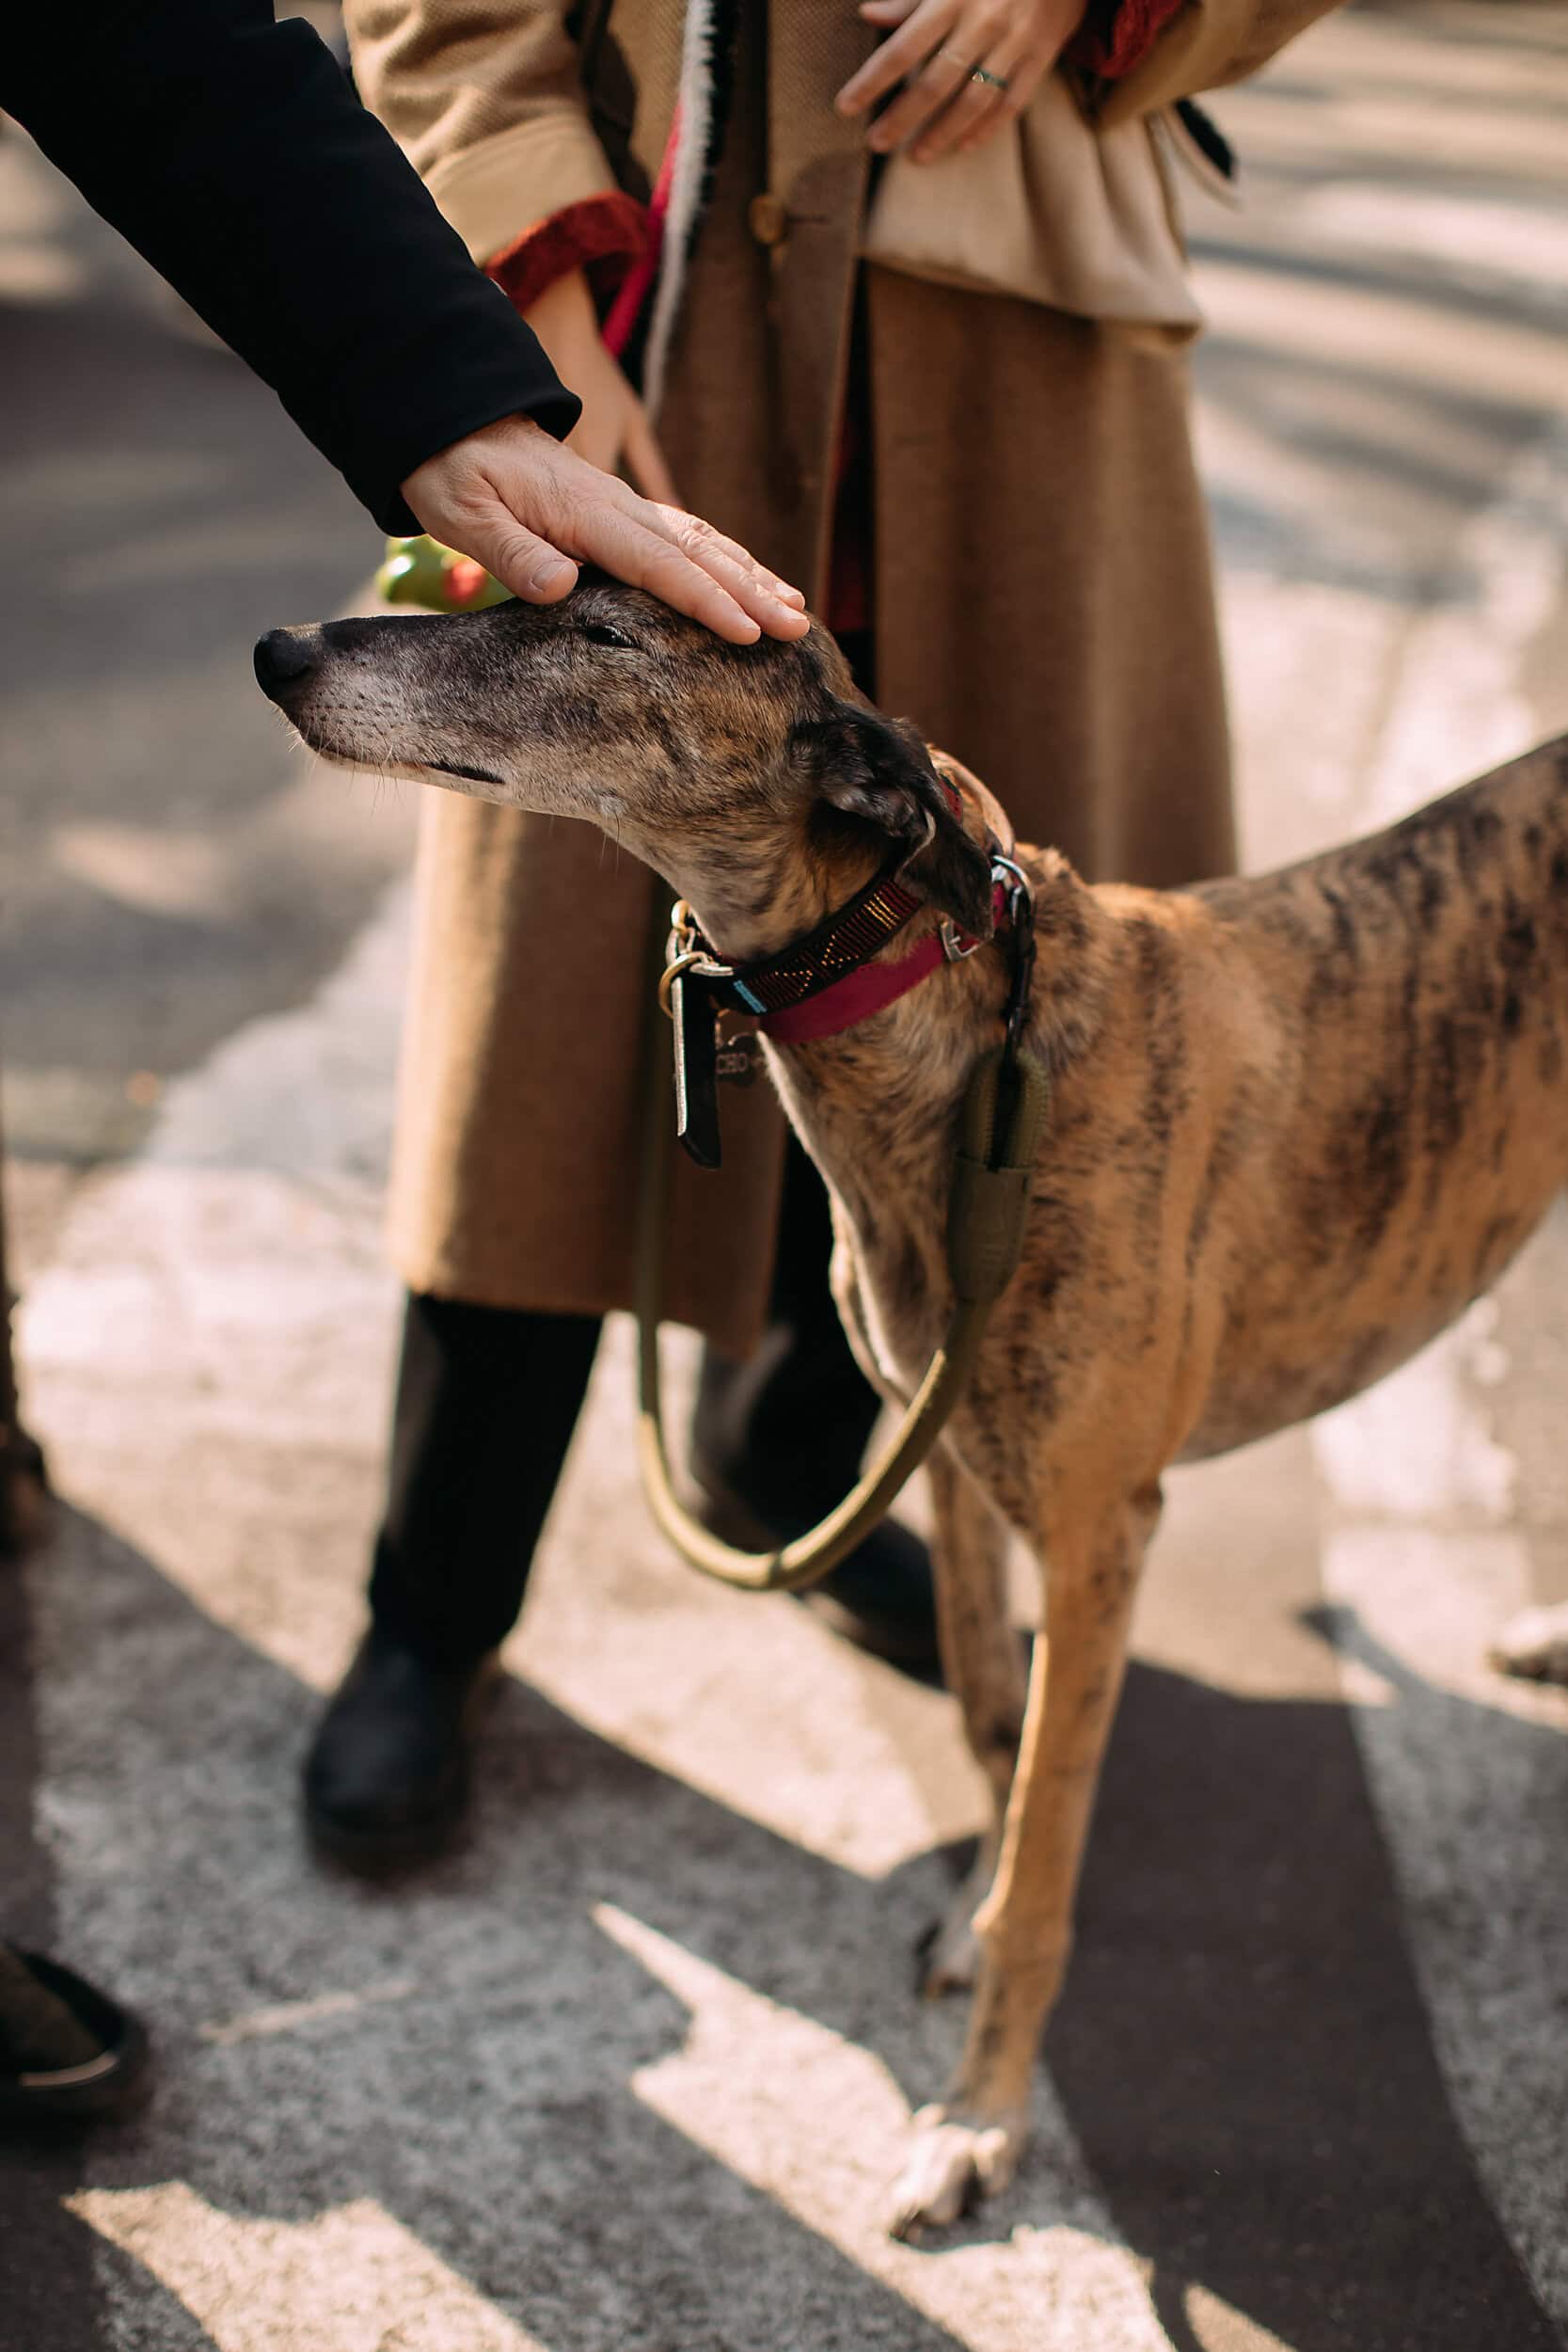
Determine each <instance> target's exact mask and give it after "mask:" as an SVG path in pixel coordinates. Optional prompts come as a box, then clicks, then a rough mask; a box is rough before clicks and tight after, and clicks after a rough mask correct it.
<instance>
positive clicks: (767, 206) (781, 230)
mask: <svg viewBox="0 0 1568 2352" xmlns="http://www.w3.org/2000/svg"><path fill="white" fill-rule="evenodd" d="M746 219H747V222H748V224H749V226H750V228H751V231H752V236H753V237H755V239H756V241H757V243H758V245H782V244H783V243H784V237H785V235H786V233H787V232H788V229H789V215H788V214H787V213H786V212H785V210H784V199H783V197H779V196H772V195H769V194H768V193H766V192H765V193H764V194H763V195H761V196H753V197H752V201H751V203H750V204H749V205H748V207H747V210H746Z"/></svg>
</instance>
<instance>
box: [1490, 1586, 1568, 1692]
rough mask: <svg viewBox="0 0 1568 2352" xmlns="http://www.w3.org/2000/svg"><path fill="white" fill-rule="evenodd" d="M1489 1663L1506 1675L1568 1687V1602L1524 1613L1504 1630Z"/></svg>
mask: <svg viewBox="0 0 1568 2352" xmlns="http://www.w3.org/2000/svg"><path fill="white" fill-rule="evenodd" d="M1487 1661H1488V1663H1489V1664H1491V1665H1494V1666H1496V1667H1497V1669H1498V1671H1499V1673H1502V1674H1505V1675H1521V1676H1523V1677H1526V1678H1527V1679H1528V1680H1529V1681H1531V1682H1558V1683H1562V1684H1565V1685H1568V1603H1560V1604H1559V1605H1558V1607H1556V1608H1555V1609H1525V1610H1521V1612H1520V1613H1519V1614H1518V1616H1516V1617H1511V1618H1510V1619H1509V1621H1508V1623H1507V1625H1505V1626H1504V1627H1503V1629H1502V1631H1501V1632H1500V1633H1499V1634H1498V1635H1497V1639H1496V1641H1495V1642H1494V1643H1493V1645H1492V1646H1491V1648H1490V1650H1489V1651H1488V1652H1487Z"/></svg>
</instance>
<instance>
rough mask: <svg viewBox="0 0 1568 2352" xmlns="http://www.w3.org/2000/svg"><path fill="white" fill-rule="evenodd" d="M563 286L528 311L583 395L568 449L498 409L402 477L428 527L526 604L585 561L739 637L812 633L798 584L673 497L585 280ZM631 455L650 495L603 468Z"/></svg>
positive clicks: (550, 596)
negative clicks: (496, 416)
mask: <svg viewBox="0 0 1568 2352" xmlns="http://www.w3.org/2000/svg"><path fill="white" fill-rule="evenodd" d="M560 283H561V288H562V289H565V290H566V291H565V292H558V289H557V288H556V287H551V288H550V289H549V290H548V291H547V293H546V294H543V295H541V297H540V299H539V301H538V302H537V303H536V304H535V305H533V306H532V308H531V310H530V313H529V317H530V323H531V325H534V326H536V327H537V328H538V329H539V331H540V340H541V341H542V342H544V344H545V348H546V351H548V353H549V355H550V358H551V359H552V361H553V362H554V364H555V367H556V370H557V373H559V374H560V375H561V376H562V380H563V381H564V382H565V383H567V384H569V385H571V387H572V389H573V390H574V391H576V392H577V393H578V395H579V396H580V397H581V399H582V401H583V414H582V417H581V420H580V421H579V422H578V426H577V429H576V431H575V432H574V433H573V435H572V437H571V443H570V444H569V445H568V446H566V447H565V448H562V445H561V443H560V442H559V441H556V440H553V439H552V438H551V437H550V436H549V434H547V433H546V432H545V431H544V429H543V427H542V426H540V425H537V424H534V423H533V422H532V421H531V420H530V419H529V418H527V417H503V418H502V419H501V420H500V421H499V423H497V424H487V425H485V426H483V428H482V430H481V431H479V432H478V433H470V434H469V435H468V436H467V438H466V439H464V440H461V441H454V442H453V443H452V445H451V448H450V449H444V450H442V451H440V452H439V453H438V454H437V455H436V456H435V457H431V458H427V459H426V461H425V463H424V464H423V465H422V466H420V467H418V468H416V469H415V471H414V472H413V473H411V474H410V475H409V477H408V479H407V481H406V482H405V483H404V485H403V495H404V498H405V499H406V500H407V501H408V503H409V505H410V506H411V507H412V509H413V511H414V513H415V515H416V516H418V518H419V521H420V526H421V527H422V528H423V529H424V530H425V531H427V532H429V533H430V535H431V537H432V538H433V539H438V540H440V541H441V543H442V545H443V546H445V547H449V548H459V549H461V551H462V553H463V554H465V555H471V556H472V557H473V559H474V561H475V563H477V564H483V566H484V568H485V570H486V571H487V572H492V573H494V575H495V577H496V578H497V579H498V580H500V581H502V582H503V583H504V585H505V586H506V587H508V588H510V589H511V591H512V593H513V595H514V596H521V597H523V598H524V599H525V601H526V602H528V603H530V604H556V603H559V601H560V599H561V598H562V596H565V595H566V594H567V593H568V591H569V590H570V589H571V587H572V585H573V583H574V581H575V580H576V579H577V566H578V564H579V563H582V564H598V565H599V566H600V567H601V569H602V570H604V571H607V572H612V573H613V574H614V576H615V577H616V579H617V580H629V581H630V582H631V584H632V586H633V587H636V588H645V589H646V590H647V591H648V593H649V595H650V596H658V597H660V598H662V600H663V602H664V603H666V604H670V605H673V606H674V608H675V610H676V612H685V613H689V615H690V617H691V618H692V619H693V620H695V621H701V622H703V623H704V624H705V626H706V627H707V628H711V629H714V630H716V631H717V633H718V634H719V635H720V636H721V637H727V638H728V639H729V640H730V642H731V644H737V645H742V644H751V643H752V640H753V639H754V638H756V637H757V636H758V635H759V634H760V633H761V631H762V630H763V629H766V630H767V631H768V635H769V636H770V637H800V636H803V635H804V634H805V631H806V628H807V627H808V626H809V624H808V622H807V619H806V615H805V612H804V610H803V607H804V602H805V599H804V598H803V597H802V596H801V595H800V590H799V589H797V588H791V587H790V586H788V584H787V583H786V582H785V581H784V580H779V579H777V578H776V577H775V575H774V574H773V573H772V572H769V571H767V570H765V569H764V568H763V566H762V565H761V564H758V563H755V562H754V561H753V560H752V557H751V556H750V555H748V554H747V552H746V550H745V548H741V547H737V546H736V543H735V541H734V540H733V539H726V538H723V537H722V536H721V533H720V532H717V531H714V530H711V529H710V528H709V526H708V525H707V524H706V523H705V522H700V521H699V520H698V518H697V516H695V515H687V514H683V513H682V512H681V510H680V508H679V507H678V506H677V505H676V504H675V502H674V488H673V484H672V483H671V480H670V476H669V472H668V469H666V467H665V464H664V459H663V457H662V455H661V454H660V452H659V449H658V444H657V441H656V440H655V439H654V437H653V433H652V430H651V428H650V427H649V424H648V421H647V418H646V416H645V415H644V413H643V410H642V405H641V401H639V399H638V398H637V395H636V393H635V392H634V391H633V390H632V389H631V387H630V385H629V384H628V383H627V382H626V378H625V376H623V375H622V373H621V371H620V369H619V368H618V367H617V366H616V365H615V362H614V360H613V359H612V358H610V354H609V353H608V352H607V351H606V350H605V348H604V346H603V344H602V343H601V342H600V341H599V336H598V330H597V326H596V325H594V320H593V310H592V305H591V304H589V302H588V295H587V290H586V288H585V287H582V292H581V308H582V310H583V312H584V316H585V318H586V322H587V326H586V331H584V324H583V318H580V317H579V316H578V308H579V306H578V303H577V300H576V296H575V294H574V292H573V291H572V290H573V289H575V288H577V287H580V286H581V280H580V279H572V278H568V279H562V281H560ZM579 451H580V452H581V453H580V454H579ZM623 459H624V460H625V462H626V469H627V470H628V472H629V473H630V474H631V475H632V477H633V479H634V480H635V481H636V482H637V483H638V484H639V485H641V488H642V489H643V490H645V491H647V492H648V493H649V495H648V496H647V497H645V498H644V497H640V496H639V494H638V491H637V490H635V489H633V488H632V487H631V486H630V485H628V484H626V483H625V482H622V481H620V480H618V479H617V477H616V476H615V475H614V474H613V473H611V472H610V471H608V470H601V469H608V468H609V467H611V466H614V465H617V464H619V463H621V462H622V460H623ZM591 460H592V461H593V462H590V461H591Z"/></svg>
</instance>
